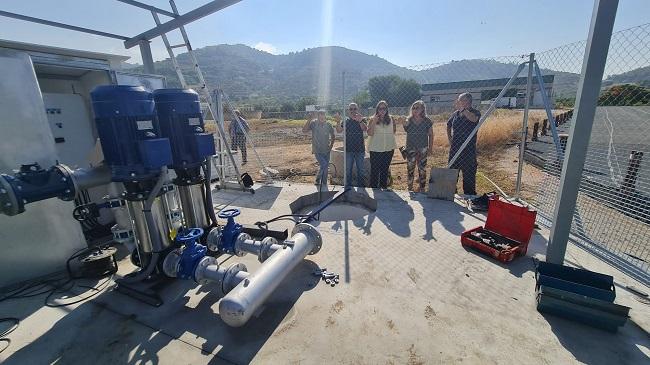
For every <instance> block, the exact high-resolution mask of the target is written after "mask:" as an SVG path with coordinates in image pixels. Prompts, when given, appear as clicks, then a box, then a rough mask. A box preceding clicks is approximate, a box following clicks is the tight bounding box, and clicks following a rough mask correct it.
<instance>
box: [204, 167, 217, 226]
mask: <svg viewBox="0 0 650 365" xmlns="http://www.w3.org/2000/svg"><path fill="white" fill-rule="evenodd" d="M203 173H204V174H205V185H204V188H205V211H206V212H207V213H208V217H210V220H211V221H212V224H213V225H214V226H215V227H218V226H219V223H217V216H216V214H214V205H213V204H212V187H211V186H210V181H211V180H212V164H211V163H210V159H207V160H206V163H205V164H204V165H203Z"/></svg>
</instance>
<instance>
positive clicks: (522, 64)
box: [447, 61, 528, 168]
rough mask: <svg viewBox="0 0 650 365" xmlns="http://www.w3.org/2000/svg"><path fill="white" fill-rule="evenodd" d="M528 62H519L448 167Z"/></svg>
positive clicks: (450, 165)
mask: <svg viewBox="0 0 650 365" xmlns="http://www.w3.org/2000/svg"><path fill="white" fill-rule="evenodd" d="M527 63H528V61H526V62H522V63H521V64H519V67H517V70H516V71H515V73H514V75H512V77H511V78H510V80H508V82H507V83H506V85H505V86H504V87H503V89H501V92H500V93H499V95H497V97H496V98H495V99H494V101H493V102H492V104H490V107H489V108H488V110H487V111H486V112H485V114H484V115H482V116H481V119H480V120H479V121H478V122H477V123H476V127H474V130H473V131H472V133H470V134H469V136H467V139H465V142H463V144H462V145H461V146H460V148H459V149H458V151H456V154H455V155H454V157H452V158H451V160H449V164H447V168H451V167H452V166H453V165H454V162H456V160H457V159H458V156H460V154H461V153H462V152H463V150H464V149H465V147H467V145H468V144H469V142H470V141H471V140H472V138H474V136H475V135H476V133H478V130H479V128H481V125H483V123H485V121H486V120H487V118H488V117H489V116H490V114H492V112H493V111H494V109H496V107H497V103H498V102H499V100H501V98H502V97H503V95H504V94H505V93H506V91H508V89H509V88H510V85H512V83H513V82H514V81H515V79H516V78H517V76H519V74H520V73H521V71H522V70H523V69H524V66H526V64H527Z"/></svg>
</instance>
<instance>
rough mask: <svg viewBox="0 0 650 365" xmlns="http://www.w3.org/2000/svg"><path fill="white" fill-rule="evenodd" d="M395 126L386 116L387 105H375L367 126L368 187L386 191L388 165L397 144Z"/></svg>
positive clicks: (388, 173) (388, 115) (389, 117)
mask: <svg viewBox="0 0 650 365" xmlns="http://www.w3.org/2000/svg"><path fill="white" fill-rule="evenodd" d="M395 130H396V126H395V123H394V122H393V118H392V117H391V116H390V114H388V103H386V102H385V101H384V100H382V101H380V102H379V103H377V106H376V107H375V115H374V116H373V117H372V118H371V119H370V123H369V124H368V136H369V137H368V151H370V187H372V188H380V189H387V188H388V176H389V175H390V163H391V161H392V160H393V153H394V151H395V148H396V147H397V144H396V143H395Z"/></svg>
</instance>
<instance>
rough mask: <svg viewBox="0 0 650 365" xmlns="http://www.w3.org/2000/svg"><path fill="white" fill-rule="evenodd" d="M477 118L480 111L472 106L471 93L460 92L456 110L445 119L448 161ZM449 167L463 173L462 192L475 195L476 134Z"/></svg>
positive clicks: (474, 124) (475, 123)
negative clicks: (448, 146)
mask: <svg viewBox="0 0 650 365" xmlns="http://www.w3.org/2000/svg"><path fill="white" fill-rule="evenodd" d="M479 119H481V112H480V111H478V110H476V109H474V108H473V107H472V94H470V93H463V94H460V95H459V96H458V100H456V111H454V113H453V114H452V115H451V117H450V118H449V120H448V121H447V138H448V139H449V145H450V148H449V161H451V159H452V158H453V157H454V156H455V155H456V153H457V152H458V150H459V149H460V147H461V145H462V144H463V143H464V142H465V140H467V139H468V138H469V136H470V135H471V134H472V131H473V130H474V128H475V127H476V125H477V123H478V121H479ZM451 168H452V169H459V170H460V171H461V172H462V173H463V193H464V194H465V195H476V168H477V162H476V134H475V135H474V136H472V139H471V140H470V141H469V143H468V144H467V146H465V148H464V149H463V150H462V151H461V152H460V155H459V156H458V158H457V159H456V161H454V163H453V164H452V166H451Z"/></svg>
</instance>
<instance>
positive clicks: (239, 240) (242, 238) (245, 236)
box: [235, 233, 253, 257]
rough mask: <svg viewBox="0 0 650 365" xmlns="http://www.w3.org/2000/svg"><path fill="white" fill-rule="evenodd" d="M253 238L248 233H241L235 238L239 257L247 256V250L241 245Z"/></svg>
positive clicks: (236, 251) (236, 253)
mask: <svg viewBox="0 0 650 365" xmlns="http://www.w3.org/2000/svg"><path fill="white" fill-rule="evenodd" d="M252 239H253V238H252V237H251V236H250V235H249V234H248V233H240V234H239V235H237V239H236V240H235V255H237V256H239V257H243V256H246V254H247V252H246V251H244V250H242V249H241V246H242V245H244V244H245V241H246V240H252Z"/></svg>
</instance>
